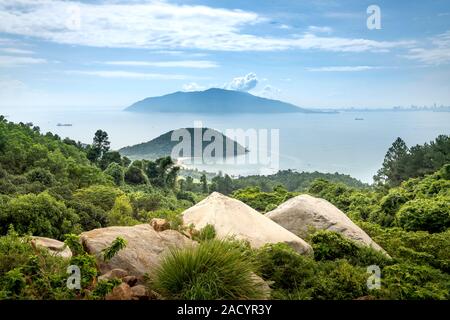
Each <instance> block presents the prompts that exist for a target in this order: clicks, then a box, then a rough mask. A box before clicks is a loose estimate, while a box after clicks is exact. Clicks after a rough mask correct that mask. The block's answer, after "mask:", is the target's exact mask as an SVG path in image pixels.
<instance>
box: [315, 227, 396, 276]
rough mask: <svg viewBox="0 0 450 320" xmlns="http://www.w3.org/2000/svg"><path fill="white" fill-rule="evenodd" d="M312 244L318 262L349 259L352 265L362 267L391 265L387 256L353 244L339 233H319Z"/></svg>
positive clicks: (323, 231)
mask: <svg viewBox="0 0 450 320" xmlns="http://www.w3.org/2000/svg"><path fill="white" fill-rule="evenodd" d="M311 242H312V248H313V250H314V258H315V259H316V260H318V261H322V260H332V261H333V260H336V259H347V260H348V261H349V262H350V263H351V264H352V265H358V266H362V267H368V266H370V265H374V264H375V265H378V266H384V265H387V264H390V263H391V259H389V258H388V257H387V256H386V255H385V254H383V253H381V252H379V251H376V250H375V249H372V248H370V247H366V246H363V245H360V244H359V243H356V242H353V241H351V240H349V239H347V238H345V237H344V236H342V235H341V234H340V233H337V232H332V231H325V230H322V231H318V232H316V233H314V234H313V235H312V236H311Z"/></svg>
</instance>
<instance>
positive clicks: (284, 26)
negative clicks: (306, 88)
mask: <svg viewBox="0 0 450 320" xmlns="http://www.w3.org/2000/svg"><path fill="white" fill-rule="evenodd" d="M278 28H280V29H284V30H289V29H292V27H291V26H288V25H287V24H282V25H280V26H279V27H278Z"/></svg>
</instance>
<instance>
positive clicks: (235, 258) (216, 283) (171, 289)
mask: <svg viewBox="0 0 450 320" xmlns="http://www.w3.org/2000/svg"><path fill="white" fill-rule="evenodd" d="M253 270H254V265H253V263H252V262H251V260H249V259H247V258H246V257H245V255H244V254H243V252H242V251H241V250H239V249H238V248H236V246H235V245H233V244H232V243H228V242H225V241H219V240H210V241H206V242H203V243H200V244H199V245H198V246H197V247H190V248H185V249H179V248H175V249H172V250H171V253H170V255H168V256H166V257H165V258H164V259H163V260H162V262H161V265H160V266H159V267H158V268H157V269H156V271H155V275H154V278H153V279H152V280H151V287H152V289H155V290H157V291H158V292H159V293H160V294H162V295H163V296H164V297H165V298H168V299H208V300H210V299H258V298H262V297H263V292H262V291H261V288H260V285H259V284H258V283H257V282H256V281H255V280H254V277H253V274H252V271H253Z"/></svg>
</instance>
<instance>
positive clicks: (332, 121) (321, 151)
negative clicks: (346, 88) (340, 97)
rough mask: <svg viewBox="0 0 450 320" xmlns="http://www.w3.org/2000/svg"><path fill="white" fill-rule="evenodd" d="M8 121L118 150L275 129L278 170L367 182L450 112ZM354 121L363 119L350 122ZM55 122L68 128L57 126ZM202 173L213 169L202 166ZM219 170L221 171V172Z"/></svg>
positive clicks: (447, 124) (444, 126) (46, 114)
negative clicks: (100, 136)
mask: <svg viewBox="0 0 450 320" xmlns="http://www.w3.org/2000/svg"><path fill="white" fill-rule="evenodd" d="M0 114H6V115H8V119H9V120H10V121H14V122H18V121H22V122H33V123H34V124H35V125H38V126H39V127H40V128H41V131H42V132H47V131H51V132H53V133H57V134H58V135H60V136H61V137H70V138H71V139H74V140H79V141H82V142H85V143H90V142H91V141H92V137H93V134H94V132H95V131H96V130H97V129H102V130H105V131H107V132H108V134H109V137H110V141H111V147H112V148H113V149H119V148H121V147H124V146H127V145H133V144H136V143H141V142H145V141H148V140H150V139H153V138H155V137H157V136H158V135H160V134H162V133H164V132H166V131H169V130H172V129H176V128H181V127H193V126H194V121H202V123H203V126H205V127H211V128H215V129H218V130H220V131H225V130H226V129H230V128H231V129H236V128H242V129H250V128H254V129H260V128H266V129H279V130H280V131H279V132H280V168H281V169H288V168H291V169H296V170H298V171H316V170H317V171H321V172H340V173H346V174H350V175H352V176H353V177H356V178H358V179H361V180H362V181H365V182H371V181H372V176H373V174H374V173H375V172H376V171H377V169H378V168H379V167H380V165H381V163H382V161H383V157H384V155H385V153H386V151H387V149H388V148H389V146H390V145H391V144H392V142H393V141H394V140H395V139H396V138H397V137H401V138H403V139H404V140H405V141H406V143H407V144H408V145H414V144H418V143H420V144H422V143H424V142H428V141H430V140H433V139H434V138H435V137H436V136H437V135H439V134H450V113H444V112H440V113H439V112H436V113H434V112H426V111H425V112H345V113H339V114H280V115H239V116H235V115H234V116H220V117H218V116H208V115H192V114H134V113H129V112H123V111H117V110H107V109H103V110H88V111H86V110H85V109H83V111H80V110H72V111H64V112H61V111H55V110H51V111H42V110H18V109H15V110H5V109H3V110H0ZM355 118H364V120H363V121H356V120H355ZM57 123H72V124H73V126H72V127H58V126H57ZM202 169H207V170H208V171H215V170H217V168H216V167H214V168H213V167H209V168H208V167H204V166H203V167H202ZM221 169H223V168H221ZM227 170H228V171H229V173H231V174H242V175H246V174H257V173H268V172H266V171H258V170H259V169H257V168H255V167H252V166H233V167H232V168H230V167H229V168H225V171H227Z"/></svg>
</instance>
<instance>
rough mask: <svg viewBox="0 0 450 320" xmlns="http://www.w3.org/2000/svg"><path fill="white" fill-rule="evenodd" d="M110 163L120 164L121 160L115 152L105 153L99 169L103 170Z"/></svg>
mask: <svg viewBox="0 0 450 320" xmlns="http://www.w3.org/2000/svg"><path fill="white" fill-rule="evenodd" d="M111 163H117V164H119V165H121V164H122V158H121V156H120V153H119V152H117V151H108V152H105V153H104V154H103V156H102V158H101V160H100V168H101V169H102V170H105V169H106V168H107V167H108V166H109V165H110V164H111Z"/></svg>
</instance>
